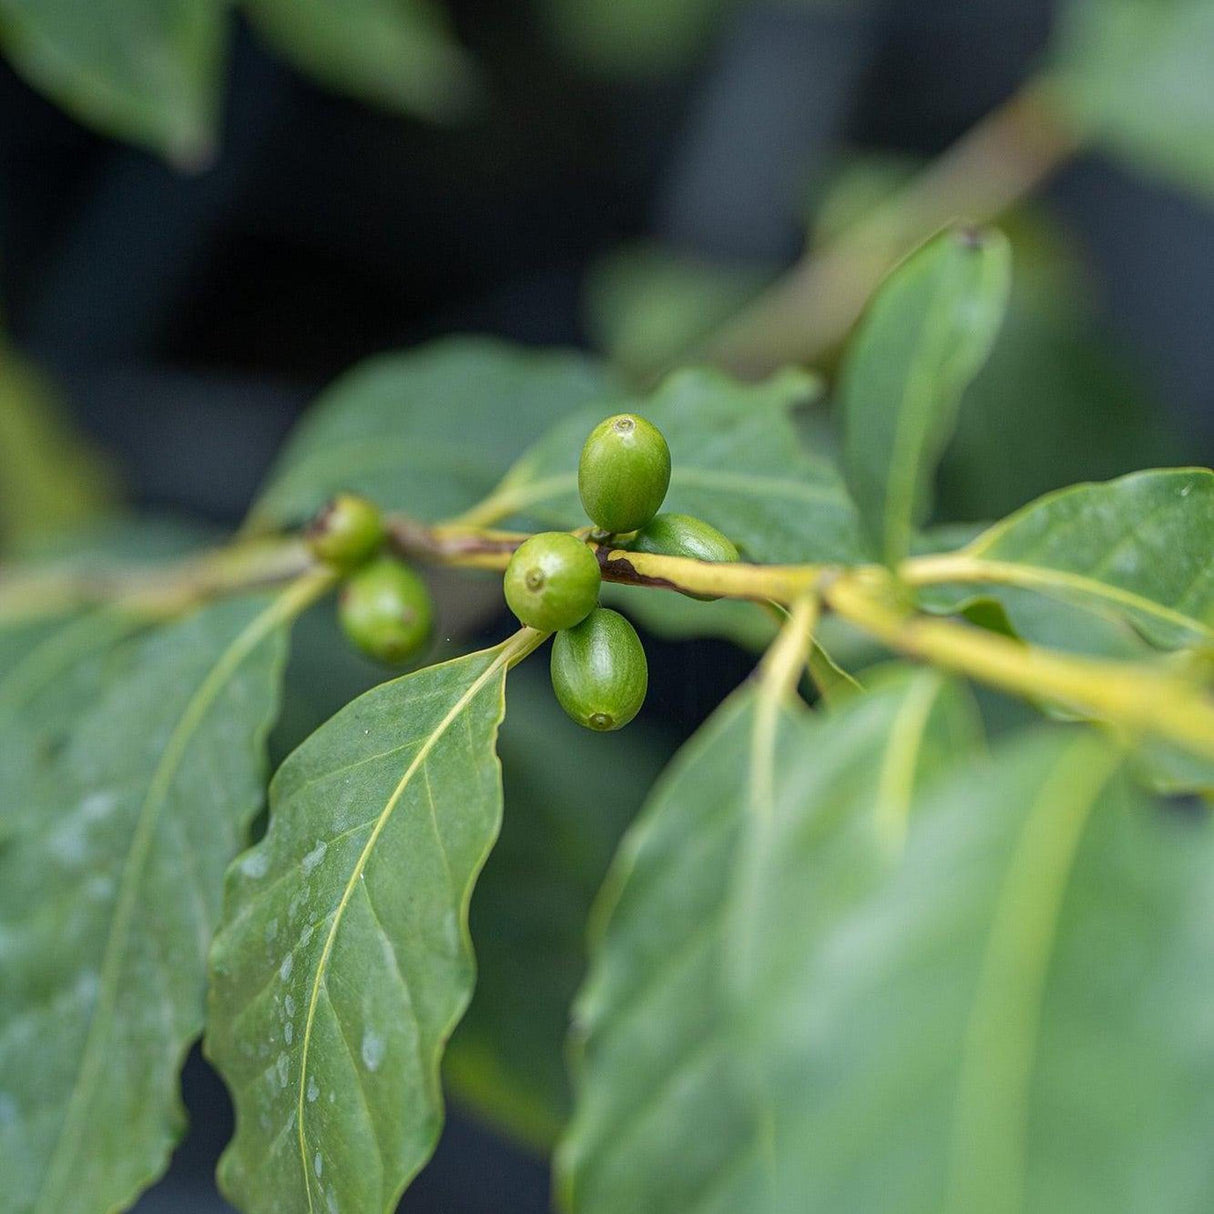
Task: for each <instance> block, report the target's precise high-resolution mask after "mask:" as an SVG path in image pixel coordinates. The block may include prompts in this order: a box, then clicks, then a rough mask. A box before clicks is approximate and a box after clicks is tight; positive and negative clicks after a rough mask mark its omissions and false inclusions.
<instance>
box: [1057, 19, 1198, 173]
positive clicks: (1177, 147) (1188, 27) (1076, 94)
mask: <svg viewBox="0 0 1214 1214" xmlns="http://www.w3.org/2000/svg"><path fill="white" fill-rule="evenodd" d="M1053 58H1054V62H1053V68H1054V73H1053V75H1054V82H1055V84H1056V86H1057V90H1058V93H1059V95H1060V98H1061V100H1062V101H1063V103H1064V104H1065V105H1066V106H1067V107H1068V110H1069V117H1070V119H1071V120H1072V121H1073V122H1074V123H1076V124H1077V126H1078V128H1079V130H1080V131H1081V132H1082V133H1083V134H1085V135H1086V136H1087V137H1088V138H1090V139H1093V140H1096V141H1098V142H1099V143H1101V144H1103V145H1104V146H1105V147H1106V148H1107V149H1108V150H1109V151H1111V152H1115V153H1117V154H1119V155H1122V156H1124V157H1126V159H1128V160H1129V161H1130V162H1131V163H1133V164H1135V165H1137V166H1139V167H1141V168H1143V169H1146V170H1148V171H1150V172H1153V173H1160V174H1163V175H1165V176H1167V177H1171V178H1173V179H1175V180H1177V181H1179V182H1181V183H1182V184H1185V185H1188V186H1190V187H1192V188H1194V189H1196V190H1200V191H1202V192H1203V193H1205V194H1214V89H1211V87H1210V64H1211V63H1212V62H1214V3H1212V2H1211V0H1069V2H1068V3H1067V4H1066V5H1065V6H1064V7H1063V10H1062V15H1061V19H1060V21H1059V25H1058V31H1057V35H1056V38H1055V44H1054V57H1053Z"/></svg>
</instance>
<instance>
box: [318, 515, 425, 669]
mask: <svg viewBox="0 0 1214 1214" xmlns="http://www.w3.org/2000/svg"><path fill="white" fill-rule="evenodd" d="M385 538H386V537H385V532H384V522H383V518H382V517H381V516H380V513H379V510H378V508H377V507H376V506H375V505H374V504H373V503H371V502H369V501H367V500H366V498H362V497H357V496H356V495H354V494H352V493H339V494H338V495H337V496H336V497H335V498H333V500H332V501H331V502H330V503H329V504H328V505H327V506H326V507H325V508H324V509H323V510H322V511H321V512H320V513H319V514H318V515H317V516H316V518H315V519H314V520H313V521H312V524H311V526H310V527H309V528H308V532H307V540H308V546H309V548H310V549H311V550H312V555H313V556H315V557H316V558H317V559H318V560H321V561H324V562H325V564H327V565H331V566H333V567H334V568H335V569H338V570H340V571H341V572H342V573H344V574H345V575H346V581H345V585H344V586H343V587H342V591H341V596H340V597H339V599H338V604H337V616H338V620H339V621H340V623H341V627H342V631H343V632H344V633H345V634H346V636H347V637H348V638H349V640H350V642H351V643H352V644H353V645H354V646H355V647H356V648H357V649H360V650H361V651H362V652H363V653H365V654H366V655H367V656H368V657H370V658H374V659H375V660H376V661H377V662H385V663H387V664H388V665H393V666H397V665H401V664H403V663H405V662H407V661H408V660H409V659H410V658H411V657H413V656H414V655H415V654H416V653H417V652H418V651H419V650H420V649H421V648H422V646H424V645H425V643H426V641H427V640H429V638H430V632H431V629H432V628H433V626H434V607H433V604H432V603H431V601H430V592H429V591H428V590H427V589H426V583H425V582H424V581H422V579H421V578H420V577H419V576H418V574H417V573H416V572H415V571H414V570H413V569H411V568H410V567H409V566H408V565H406V564H405V563H404V562H403V561H399V560H397V559H396V558H395V557H392V556H387V555H384V554H383V546H384V540H385Z"/></svg>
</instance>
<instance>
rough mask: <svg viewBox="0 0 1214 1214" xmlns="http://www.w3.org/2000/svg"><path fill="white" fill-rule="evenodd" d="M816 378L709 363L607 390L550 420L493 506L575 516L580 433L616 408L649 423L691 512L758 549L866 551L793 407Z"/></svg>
mask: <svg viewBox="0 0 1214 1214" xmlns="http://www.w3.org/2000/svg"><path fill="white" fill-rule="evenodd" d="M816 392H817V381H816V380H814V379H812V378H811V377H809V376H807V375H804V374H802V373H801V372H798V371H785V372H781V373H780V374H778V375H775V376H773V377H772V378H771V379H769V380H767V381H766V382H764V383H761V384H742V383H738V382H737V381H735V380H733V379H731V378H729V376H727V375H724V374H722V373H720V372H718V371H710V370H706V369H693V370H685V371H677V372H675V373H674V374H673V375H671V376H670V377H669V378H668V379H667V380H665V382H664V383H663V384H662V385H661V387H659V388H658V389H657V390H656V391H655V392H654V394H653V395H652V396H650V397H648V398H646V399H643V400H631V401H623V400H616V401H614V402H610V403H609V404H606V405H605V406H604V407H602V408H600V409H598V410H597V411H590V410H587V411H585V412H584V413H581V414H579V415H578V416H577V417H575V418H570V419H569V420H568V421H566V422H564V423H562V424H561V425H559V426H557V427H556V428H555V429H554V430H552V432H551V433H549V434H548V435H547V436H546V437H545V438H544V439H543V440H541V442H539V443H538V444H537V445H536V446H535V447H534V448H533V449H532V450H531V451H529V452H528V453H527V454H526V455H525V456H523V458H522V459H521V460H519V462H518V463H517V464H516V465H515V466H514V467H513V468H512V469H511V470H510V473H509V474H508V475H507V477H506V478H505V480H504V481H503V482H502V484H501V486H500V487H499V488H498V490H497V491H495V493H494V497H493V499H492V500H493V502H494V504H495V506H497V507H499V509H497V510H496V511H495V515H501V516H515V517H519V518H521V519H523V520H527V521H531V522H534V523H536V524H538V525H543V526H551V527H561V528H572V527H579V526H584V525H585V522H586V515H585V512H584V511H583V510H582V506H581V502H580V501H579V499H578V492H577V463H578V457H579V455H580V454H581V450H582V443H583V442H584V441H585V439H586V436H587V434H589V432H590V430H591V429H592V428H593V426H594V425H595V423H596V422H598V421H600V420H602V418H603V416H605V415H606V414H608V413H609V412H612V411H615V410H616V409H620V408H629V409H634V410H635V411H636V412H638V413H640V414H641V415H642V416H644V417H646V418H648V419H649V420H650V421H651V422H653V423H654V425H656V426H657V427H658V428H659V429H661V431H662V433H663V434H664V435H665V436H666V441H667V442H668V443H669V444H670V453H671V465H672V470H671V476H670V492H669V494H668V495H667V497H666V502H665V504H664V506H663V509H664V510H672V511H678V512H682V513H685V514H694V515H696V516H697V517H699V518H702V519H705V520H706V521H707V522H709V523H711V524H712V525H713V526H714V527H716V528H718V529H719V530H720V531H723V532H724V533H725V534H726V535H728V536H729V538H730V539H731V540H733V541H734V543H736V544H737V545H738V546H739V547H740V548H741V549H742V550H743V553H744V555H745V556H747V557H749V558H751V559H753V560H758V561H856V560H858V559H862V556H863V554H864V552H865V551H866V547H865V543H864V541H863V539H862V537H861V534H860V526H859V519H858V518H857V515H856V511H855V507H854V506H853V505H852V503H851V501H850V499H849V498H848V496H847V491H846V489H845V488H844V485H843V482H842V478H841V477H840V476H839V474H838V472H837V471H836V470H835V469H834V468H833V467H832V466H831V464H830V463H829V462H828V461H826V460H825V459H821V458H818V457H815V456H811V455H809V454H807V453H806V452H805V451H804V450H803V449H802V447H801V444H800V441H799V439H798V437H797V432H796V429H795V428H794V426H793V423H792V420H791V416H790V414H791V411H792V410H793V409H794V408H795V407H796V406H797V405H800V404H804V403H805V402H806V401H807V400H811V399H812V398H813V397H814V395H815V394H816Z"/></svg>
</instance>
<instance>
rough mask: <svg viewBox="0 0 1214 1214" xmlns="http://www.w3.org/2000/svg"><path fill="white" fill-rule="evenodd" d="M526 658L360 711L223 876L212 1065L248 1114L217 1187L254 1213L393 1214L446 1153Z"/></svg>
mask: <svg viewBox="0 0 1214 1214" xmlns="http://www.w3.org/2000/svg"><path fill="white" fill-rule="evenodd" d="M527 635H528V634H520V637H521V638H523V640H525V639H526V637H527ZM520 644H521V642H520V639H519V638H515V639H514V640H513V641H510V642H507V643H506V644H504V645H499V646H498V647H497V648H495V649H490V650H486V651H484V652H482V653H475V654H471V655H469V656H467V657H463V658H459V659H456V660H455V661H452V662H447V663H444V664H442V665H439V666H431V667H428V668H426V669H424V670H420V671H418V672H416V673H414V674H410V675H407V676H406V677H404V678H401V679H396V680H394V681H392V682H389V683H385V684H383V685H381V686H380V687H377V688H374V689H373V690H371V691H369V692H367V693H366V694H365V695H363V696H361V697H359V698H358V699H357V700H355V701H354V702H353V703H352V704H349V705H348V706H347V707H346V708H344V709H343V710H342V711H341V712H339V713H338V714H337V715H336V716H335V717H333V718H332V719H331V720H330V721H328V722H327V723H326V724H325V725H323V726H321V728H320V729H319V730H317V731H316V733H314V734H313V735H312V736H311V737H310V738H309V739H308V740H307V741H306V742H304V743H303V745H302V746H300V747H299V749H298V750H296V751H295V752H294V753H293V754H292V755H291V756H290V757H289V758H288V759H287V761H286V762H285V763H284V764H283V765H282V767H281V768H280V769H279V771H278V773H277V775H276V776H275V777H274V780H273V783H272V784H271V789H270V825H269V830H268V832H267V834H266V836H265V838H264V840H263V841H262V842H261V843H259V844H258V845H257V847H256V848H254V849H253V850H252V851H250V852H249V853H248V854H247V855H245V856H244V857H243V858H241V859H240V860H238V861H237V862H236V863H235V864H234V865H233V866H232V867H231V868H230V869H229V872H228V879H227V890H226V900H225V913H224V921H223V926H222V928H221V931H220V933H219V935H218V937H217V938H216V941H215V947H214V950H213V953H212V964H211V979H212V981H211V994H210V1015H209V1019H208V1026H207V1050H208V1054H209V1056H210V1057H211V1058H212V1059H213V1060H214V1062H215V1063H216V1065H217V1066H218V1068H219V1069H220V1071H221V1072H222V1074H223V1076H224V1079H225V1080H226V1081H227V1083H228V1086H229V1088H230V1089H231V1091H232V1095H233V1099H234V1101H235V1104H236V1136H235V1138H234V1139H233V1140H232V1142H231V1143H230V1144H229V1146H228V1148H227V1150H226V1152H225V1153H224V1156H223V1159H222V1160H221V1162H220V1168H219V1179H220V1185H221V1187H222V1189H223V1191H224V1193H225V1194H226V1195H227V1196H228V1198H229V1199H230V1200H231V1201H232V1202H233V1203H234V1204H235V1205H236V1206H237V1207H239V1208H240V1209H241V1210H243V1211H245V1212H246V1214H263V1212H267V1214H268V1212H272V1211H283V1212H284V1214H286V1212H290V1214H298V1212H299V1211H301V1210H318V1211H319V1210H329V1209H340V1210H359V1211H368V1212H370V1211H390V1210H393V1209H395V1206H396V1202H397V1200H398V1199H399V1197H400V1194H401V1192H402V1191H403V1190H404V1188H405V1186H406V1185H407V1184H408V1183H409V1181H410V1180H411V1179H412V1178H413V1176H414V1175H415V1174H416V1173H417V1171H418V1169H420V1168H421V1167H422V1165H423V1164H424V1163H425V1162H426V1160H427V1159H428V1158H429V1156H430V1153H431V1152H432V1151H433V1149H434V1145H435V1143H436V1142H437V1140H438V1134H439V1129H440V1126H441V1123H442V1116H443V1106H442V1094H441V1091H440V1086H439V1064H440V1061H441V1058H442V1053H443V1048H444V1046H445V1044H446V1041H447V1038H448V1037H449V1035H450V1033H451V1030H452V1029H453V1028H454V1026H455V1024H456V1022H457V1021H458V1020H459V1018H460V1016H461V1015H462V1014H463V1011H464V1009H465V1007H466V1006H467V1004H468V1000H469V998H470V996H471V994H472V985H473V979H474V962H473V956H472V947H471V943H470V940H469V936H468V903H469V899H470V898H471V895H472V887H473V884H474V883H475V881H476V877H477V874H478V873H479V872H480V869H481V866H482V865H483V864H484V862H485V858H486V857H487V856H488V854H489V851H490V848H491V847H492V846H493V843H494V840H495V839H496V838H497V833H498V828H499V824H500V820H501V809H502V793H501V777H500V769H499V765H498V761H497V756H496V753H495V749H494V747H495V740H496V737H497V729H498V724H499V722H500V721H501V719H502V713H503V708H504V690H505V678H506V670H507V666H508V664H509V662H510V661H511V659H512V658H514V657H516V656H518V654H519V653H520V652H522V650H521V649H520Z"/></svg>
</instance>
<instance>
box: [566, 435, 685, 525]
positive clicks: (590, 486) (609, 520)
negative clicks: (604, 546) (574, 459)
mask: <svg viewBox="0 0 1214 1214" xmlns="http://www.w3.org/2000/svg"><path fill="white" fill-rule="evenodd" d="M577 487H578V493H579V494H580V495H581V498H582V506H583V507H584V508H585V510H586V514H587V515H588V517H589V518H590V521H591V522H593V523H594V525H595V526H596V527H601V528H602V529H603V530H604V531H607V532H610V533H612V534H616V533H618V532H621V531H635V530H636V529H637V528H638V527H644V526H645V524H646V523H647V522H649V520H650V519H651V518H653V516H654V515H655V514H657V512H658V510H660V509H661V506H662V502H663V500H664V499H665V497H666V490H667V489H668V488H669V487H670V448H669V447H668V446H667V445H666V440H665V439H664V438H663V437H662V432H661V431H660V430H659V429H658V428H657V427H656V426H654V425H652V424H651V423H650V422H647V421H646V420H645V419H644V418H643V417H638V416H637V415H636V414H635V413H617V414H616V415H615V416H614V417H609V418H607V419H606V421H602V422H599V424H598V425H597V426H595V428H594V429H593V430H592V431H591V432H590V437H589V438H588V439H587V440H586V443H585V445H584V446H583V447H582V457H581V459H580V460H579V461H578V470H577Z"/></svg>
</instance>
